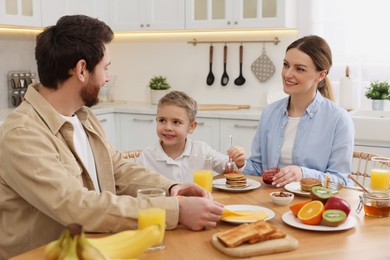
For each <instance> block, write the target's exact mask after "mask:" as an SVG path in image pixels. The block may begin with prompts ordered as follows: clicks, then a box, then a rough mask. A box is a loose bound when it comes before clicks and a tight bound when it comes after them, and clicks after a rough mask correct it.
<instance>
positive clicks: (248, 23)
mask: <svg viewBox="0 0 390 260" xmlns="http://www.w3.org/2000/svg"><path fill="white" fill-rule="evenodd" d="M295 20H296V2H295V0H186V29H221V28H222V29H224V28H286V27H296V21H295Z"/></svg>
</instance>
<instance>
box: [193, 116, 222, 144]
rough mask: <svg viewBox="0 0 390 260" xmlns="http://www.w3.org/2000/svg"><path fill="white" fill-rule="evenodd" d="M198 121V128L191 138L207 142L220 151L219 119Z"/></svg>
mask: <svg viewBox="0 0 390 260" xmlns="http://www.w3.org/2000/svg"><path fill="white" fill-rule="evenodd" d="M196 120H197V122H198V126H197V127H196V129H195V131H194V133H193V134H191V135H189V137H190V138H191V139H192V140H198V141H202V142H205V143H207V144H208V145H210V147H211V148H213V149H214V150H217V151H219V119H214V118H202V117H198V118H197V119H196Z"/></svg>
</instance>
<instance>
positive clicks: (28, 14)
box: [0, 0, 41, 27]
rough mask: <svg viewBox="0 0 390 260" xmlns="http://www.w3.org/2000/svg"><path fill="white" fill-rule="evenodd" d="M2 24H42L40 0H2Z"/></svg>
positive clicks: (0, 15) (0, 7)
mask: <svg viewBox="0 0 390 260" xmlns="http://www.w3.org/2000/svg"><path fill="white" fill-rule="evenodd" d="M0 24H3V25H16V26H30V27H40V26H41V1H40V0H0Z"/></svg>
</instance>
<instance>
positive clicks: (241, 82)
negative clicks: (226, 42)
mask: <svg viewBox="0 0 390 260" xmlns="http://www.w3.org/2000/svg"><path fill="white" fill-rule="evenodd" d="M242 56H243V47H242V45H240V75H239V76H238V78H236V79H235V80H234V84H235V85H236V86H242V85H244V83H245V78H244V76H242Z"/></svg>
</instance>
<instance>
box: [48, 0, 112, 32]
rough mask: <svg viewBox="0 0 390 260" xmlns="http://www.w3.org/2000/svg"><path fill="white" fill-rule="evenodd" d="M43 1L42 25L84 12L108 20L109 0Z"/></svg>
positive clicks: (51, 23) (52, 23) (54, 22)
mask: <svg viewBox="0 0 390 260" xmlns="http://www.w3.org/2000/svg"><path fill="white" fill-rule="evenodd" d="M41 1H42V26H43V27H46V26H49V25H54V24H56V22H57V20H58V19H59V18H60V17H62V16H64V15H73V14H84V15H88V16H91V17H94V18H98V19H99V20H102V21H104V22H107V21H108V11H107V10H108V1H107V0H82V1H77V0H41Z"/></svg>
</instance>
